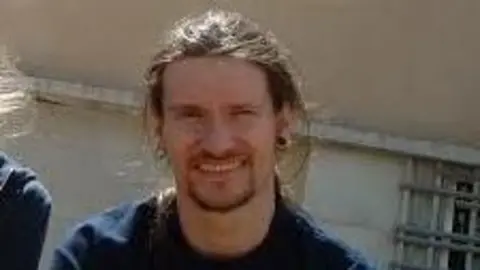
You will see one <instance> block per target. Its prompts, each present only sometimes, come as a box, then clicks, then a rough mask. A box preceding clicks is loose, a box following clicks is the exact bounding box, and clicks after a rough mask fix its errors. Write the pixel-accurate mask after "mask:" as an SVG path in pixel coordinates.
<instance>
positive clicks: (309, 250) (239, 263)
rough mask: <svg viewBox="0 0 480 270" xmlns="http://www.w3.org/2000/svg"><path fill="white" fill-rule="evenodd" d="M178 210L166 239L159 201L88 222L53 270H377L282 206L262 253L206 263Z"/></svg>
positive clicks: (168, 223)
mask: <svg viewBox="0 0 480 270" xmlns="http://www.w3.org/2000/svg"><path fill="white" fill-rule="evenodd" d="M174 205H175V204H174V203H172V204H171V205H170V207H169V209H170V210H169V211H168V212H167V213H168V214H167V215H164V221H165V222H164V223H162V224H165V226H163V228H164V230H162V232H165V233H163V234H155V229H154V228H155V226H158V216H157V215H155V209H156V208H157V206H158V202H156V200H155V199H149V200H145V201H139V202H135V203H132V204H124V205H122V206H120V207H117V208H114V209H110V210H107V211H105V212H104V213H101V214H99V215H97V216H95V217H93V218H91V219H89V220H87V221H86V222H84V223H82V224H80V225H79V226H78V227H77V228H75V229H74V230H73V233H72V235H70V237H69V238H68V240H67V241H66V243H64V244H63V245H61V246H60V247H59V248H58V249H57V250H56V251H55V255H54V259H53V262H52V270H74V269H75V270H80V269H82V270H100V269H116V270H127V269H128V270H130V269H136V270H153V269H156V270H161V269H168V270H176V269H195V270H203V269H205V270H206V269H231V270H235V269H238V270H240V269H292V270H293V269H295V270H299V269H315V270H321V269H325V270H347V269H351V270H366V269H373V268H371V267H369V266H368V265H367V263H366V262H365V260H363V258H361V257H360V256H359V255H358V253H355V252H354V251H352V250H350V249H349V248H347V247H346V246H345V245H343V244H341V243H339V242H337V241H335V240H333V239H331V238H329V237H328V236H327V235H325V233H324V232H323V231H322V230H320V229H319V228H317V227H316V226H315V225H314V224H313V223H312V221H311V219H310V218H308V217H307V215H306V213H305V212H303V211H302V210H301V209H300V208H299V207H296V206H293V205H290V204H287V203H286V202H284V201H283V200H279V202H277V207H276V210H275V215H274V218H273V221H272V223H271V226H270V229H269V232H268V234H267V236H266V237H265V239H264V241H263V242H262V244H261V245H260V246H259V247H257V248H256V249H254V250H253V251H251V252H249V253H248V254H246V255H244V256H242V257H240V258H236V259H229V260H220V259H214V258H209V257H205V256H202V255H201V254H199V253H197V252H196V251H195V250H193V249H192V248H191V247H190V246H189V245H188V244H187V241H186V240H185V239H184V236H183V234H182V232H181V229H180V224H179V218H178V214H177V213H176V208H175V206H174ZM152 213H153V214H152ZM152 220H153V222H152ZM158 235H162V236H164V237H158ZM159 239H160V240H159Z"/></svg>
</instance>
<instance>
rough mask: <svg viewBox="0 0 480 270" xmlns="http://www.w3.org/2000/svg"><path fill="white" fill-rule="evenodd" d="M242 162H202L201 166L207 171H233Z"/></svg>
mask: <svg viewBox="0 0 480 270" xmlns="http://www.w3.org/2000/svg"><path fill="white" fill-rule="evenodd" d="M241 164H242V162H241V161H234V162H231V163H226V164H201V165H200V166H199V168H200V170H202V171H206V172H225V171H231V170H233V169H235V168H237V167H239V166H240V165H241Z"/></svg>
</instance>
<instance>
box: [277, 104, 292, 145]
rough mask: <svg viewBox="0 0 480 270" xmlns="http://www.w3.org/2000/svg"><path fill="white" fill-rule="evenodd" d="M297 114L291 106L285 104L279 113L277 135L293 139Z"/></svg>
mask: <svg viewBox="0 0 480 270" xmlns="http://www.w3.org/2000/svg"><path fill="white" fill-rule="evenodd" d="M296 122H297V116H296V114H295V112H294V110H293V109H292V108H291V107H290V106H284V107H283V108H282V110H281V111H279V112H278V113H277V123H276V125H277V126H276V132H277V136H282V137H284V138H285V139H291V137H292V135H293V132H294V130H295V124H296Z"/></svg>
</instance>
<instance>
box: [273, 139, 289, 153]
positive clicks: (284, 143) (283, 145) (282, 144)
mask: <svg viewBox="0 0 480 270" xmlns="http://www.w3.org/2000/svg"><path fill="white" fill-rule="evenodd" d="M290 143H291V142H290V140H288V139H287V138H285V137H283V136H278V137H277V142H276V146H277V149H278V150H282V151H283V150H287V149H288V147H289V146H290Z"/></svg>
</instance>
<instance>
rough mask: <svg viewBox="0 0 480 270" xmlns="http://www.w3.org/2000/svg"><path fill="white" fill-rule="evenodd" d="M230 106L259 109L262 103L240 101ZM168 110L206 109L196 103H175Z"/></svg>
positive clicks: (239, 108)
mask: <svg viewBox="0 0 480 270" xmlns="http://www.w3.org/2000/svg"><path fill="white" fill-rule="evenodd" d="M227 107H228V108H230V109H234V110H244V109H250V110H258V109H260V108H261V107H262V104H249V103H240V104H232V105H227ZM167 110H168V111H172V112H178V111H184V110H204V109H203V108H202V107H201V106H199V105H195V104H173V105H170V106H168V107H167Z"/></svg>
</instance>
